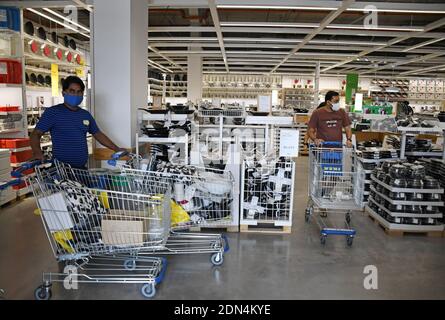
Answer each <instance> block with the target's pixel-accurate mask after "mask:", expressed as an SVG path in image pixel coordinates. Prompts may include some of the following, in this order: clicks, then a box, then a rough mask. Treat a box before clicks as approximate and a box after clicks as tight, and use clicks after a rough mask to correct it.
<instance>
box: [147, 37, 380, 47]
mask: <svg viewBox="0 0 445 320" xmlns="http://www.w3.org/2000/svg"><path fill="white" fill-rule="evenodd" d="M154 41H166V42H174V43H177V42H182V43H185V42H187V41H209V42H210V41H213V42H216V41H219V39H218V38H214V37H201V38H200V37H150V41H149V42H150V43H151V42H154ZM224 41H225V42H227V43H229V42H240V43H246V42H268V43H302V42H304V41H305V39H290V38H247V37H245V38H243V37H226V38H224ZM306 43H317V44H340V45H359V46H360V45H362V46H375V45H376V44H377V45H384V44H386V42H381V41H380V42H378V41H354V40H316V39H312V40H309V41H307V42H306Z"/></svg>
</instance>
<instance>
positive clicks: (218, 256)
mask: <svg viewBox="0 0 445 320" xmlns="http://www.w3.org/2000/svg"><path fill="white" fill-rule="evenodd" d="M124 156H129V158H128V160H127V161H126V163H125V164H124V165H119V168H120V170H121V171H120V172H121V174H122V176H125V177H126V178H127V179H128V180H129V181H131V184H130V185H131V187H132V188H133V190H132V191H135V192H140V193H152V190H151V188H152V187H153V185H156V184H157V183H158V182H159V183H165V184H168V185H169V186H170V187H171V190H172V199H173V202H172V206H175V208H176V209H177V210H182V211H184V212H186V214H187V215H189V217H190V219H189V220H188V221H187V222H181V223H177V224H172V226H171V229H170V235H169V237H168V240H167V242H166V244H165V246H163V247H154V248H153V249H154V250H153V251H152V252H151V253H156V254H159V253H165V254H196V253H210V254H211V257H210V261H211V263H212V264H213V265H215V266H220V265H222V264H223V262H224V253H226V252H227V251H228V250H229V243H228V240H227V237H226V236H225V235H224V234H215V233H193V232H180V231H181V230H184V229H189V228H190V227H193V226H206V227H218V226H224V225H226V224H229V223H230V222H231V220H232V211H231V205H232V201H233V184H234V179H233V177H232V175H231V173H230V172H224V171H222V170H218V169H212V168H198V167H193V166H176V165H169V164H164V166H163V167H162V169H161V170H162V171H153V170H150V169H153V166H151V165H150V164H148V165H145V166H144V165H141V160H142V159H141V158H140V157H139V156H137V155H134V154H129V153H117V154H115V155H113V157H112V158H113V159H112V160H110V161H109V164H110V165H112V166H116V165H117V163H116V161H117V160H118V159H120V158H122V157H124ZM158 169H159V167H158ZM149 253H150V252H149V251H148V250H144V254H149Z"/></svg>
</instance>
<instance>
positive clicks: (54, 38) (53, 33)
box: [51, 31, 59, 44]
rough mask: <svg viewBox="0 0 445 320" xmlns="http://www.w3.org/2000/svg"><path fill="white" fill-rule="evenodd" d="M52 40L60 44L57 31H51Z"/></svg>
mask: <svg viewBox="0 0 445 320" xmlns="http://www.w3.org/2000/svg"><path fill="white" fill-rule="evenodd" d="M51 41H52V42H54V43H55V44H58V43H59V41H58V38H57V33H56V32H55V31H53V32H51Z"/></svg>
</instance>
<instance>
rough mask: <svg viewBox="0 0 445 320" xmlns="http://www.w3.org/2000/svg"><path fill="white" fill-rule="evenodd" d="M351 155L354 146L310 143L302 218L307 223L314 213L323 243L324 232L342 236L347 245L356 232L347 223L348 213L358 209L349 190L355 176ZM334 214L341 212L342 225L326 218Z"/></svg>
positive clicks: (325, 234)
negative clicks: (307, 187) (304, 210)
mask: <svg viewBox="0 0 445 320" xmlns="http://www.w3.org/2000/svg"><path fill="white" fill-rule="evenodd" d="M353 155H354V149H352V148H345V147H343V146H342V144H341V143H337V142H324V143H323V144H322V145H321V147H315V146H310V150H309V164H310V170H309V200H308V204H307V208H306V213H305V220H306V222H309V221H310V218H311V217H312V216H314V218H315V220H316V222H317V224H318V226H319V227H320V235H321V238H320V241H321V243H322V244H325V243H326V239H327V237H328V235H343V236H346V242H347V244H348V246H351V245H352V243H353V239H354V237H355V235H356V231H355V230H354V229H353V228H352V227H351V225H350V223H351V215H352V212H353V211H354V210H358V209H359V208H358V205H357V199H356V198H355V197H354V192H353V189H354V182H355V179H356V173H355V172H354V170H353V166H354V157H353ZM334 213H345V227H342V228H339V227H337V226H336V225H335V223H334V222H333V221H332V220H331V219H330V217H331V216H332V214H334ZM328 225H333V226H330V227H328Z"/></svg>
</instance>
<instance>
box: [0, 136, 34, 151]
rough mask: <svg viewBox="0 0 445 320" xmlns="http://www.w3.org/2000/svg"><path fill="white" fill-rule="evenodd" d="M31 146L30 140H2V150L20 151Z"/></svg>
mask: <svg viewBox="0 0 445 320" xmlns="http://www.w3.org/2000/svg"><path fill="white" fill-rule="evenodd" d="M30 145H31V141H30V140H29V138H19V139H0V148H1V149H18V148H26V147H29V146H30Z"/></svg>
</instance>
